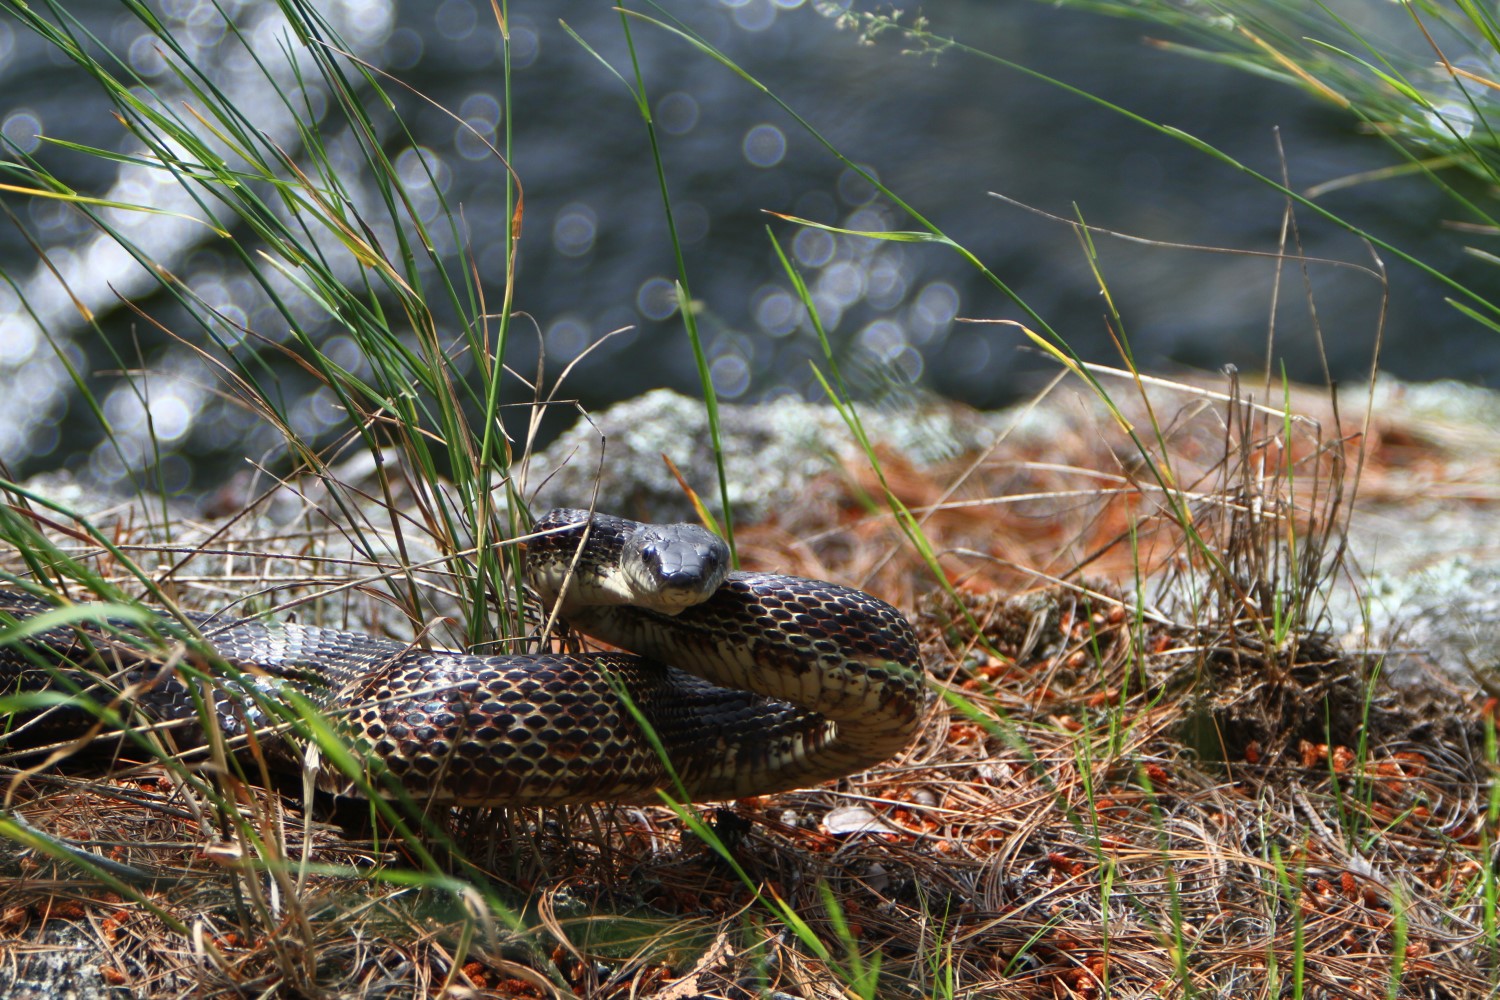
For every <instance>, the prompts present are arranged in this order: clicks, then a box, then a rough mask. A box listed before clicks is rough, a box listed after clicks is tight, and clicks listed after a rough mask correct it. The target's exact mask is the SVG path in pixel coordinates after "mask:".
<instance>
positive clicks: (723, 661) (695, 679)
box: [0, 509, 924, 806]
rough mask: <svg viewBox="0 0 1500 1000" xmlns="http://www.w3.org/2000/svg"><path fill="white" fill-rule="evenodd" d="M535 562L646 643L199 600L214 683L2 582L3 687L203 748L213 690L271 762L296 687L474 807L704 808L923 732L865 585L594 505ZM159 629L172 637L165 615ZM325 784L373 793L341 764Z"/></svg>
mask: <svg viewBox="0 0 1500 1000" xmlns="http://www.w3.org/2000/svg"><path fill="white" fill-rule="evenodd" d="M525 558H526V577H527V582H528V584H529V586H530V587H531V589H532V590H533V591H534V593H535V596H536V597H537V598H538V599H539V600H540V602H541V604H542V606H543V607H544V608H545V609H547V610H549V611H550V610H551V609H552V608H554V607H555V608H556V609H557V610H558V611H559V612H560V613H561V617H562V618H563V619H564V620H565V621H566V622H567V623H568V624H569V625H571V626H574V627H576V628H578V629H579V630H581V631H584V632H586V633H588V634H589V635H592V636H594V637H595V638H597V639H600V640H602V641H604V642H606V643H608V644H610V645H612V646H617V647H620V648H623V649H629V650H631V651H632V652H631V653H612V652H604V653H589V654H564V653H554V652H543V653H532V654H513V655H490V656H486V655H473V654H468V653H459V652H448V651H433V650H426V649H420V648H415V647H413V646H409V645H407V644H406V643H402V642H399V641H396V640H392V639H384V638H378V637H374V636H368V635H361V634H358V633H352V632H345V631H339V630H335V629H327V628H318V627H313V626H307V625H298V624H291V623H285V622H280V621H273V620H260V619H244V620H238V621H232V622H228V623H224V622H222V621H220V620H218V619H216V618H214V617H211V616H207V615H193V616H191V620H192V621H193V622H194V624H195V626H196V627H197V628H198V630H199V631H200V632H201V634H202V635H203V637H204V639H205V640H206V641H207V644H208V645H209V646H211V647H212V650H213V655H212V656H207V657H204V656H190V657H189V658H188V662H189V663H191V664H193V665H195V666H197V667H200V668H202V669H204V670H205V671H207V672H209V673H210V674H211V675H213V678H214V680H213V683H212V684H206V683H204V682H203V681H202V680H201V679H195V676H194V675H193V674H191V673H190V672H184V671H182V670H181V669H180V668H178V667H177V666H176V663H175V661H174V660H173V659H172V658H171V657H166V658H163V657H162V656H161V655H160V654H159V653H150V652H144V651H142V649H143V647H144V648H146V649H150V648H152V644H150V643H147V642H142V641H136V642H131V641H130V639H131V637H132V636H134V637H136V638H137V639H140V638H141V637H142V631H141V630H140V629H139V628H138V627H132V626H125V625H123V623H116V622H112V623H111V628H109V629H104V628H101V627H100V626H98V625H90V624H88V623H87V622H76V621H75V622H73V623H71V624H69V625H65V626H57V627H52V628H48V629H44V630H41V631H37V629H35V628H32V629H28V628H27V627H26V626H27V625H28V620H29V619H32V618H34V617H35V616H36V615H38V614H39V613H41V612H45V611H47V610H50V609H51V608H52V607H53V605H50V604H46V603H44V602H42V601H40V600H38V599H36V598H33V597H31V596H28V595H27V594H24V593H22V592H19V591H16V590H10V589H4V588H0V643H3V646H0V695H5V694H13V693H16V692H30V691H37V690H47V691H59V690H71V691H76V692H80V695H79V697H84V698H91V699H93V700H94V701H95V702H96V703H101V704H102V703H113V704H116V705H123V706H125V707H126V708H128V711H124V712H122V714H125V715H127V716H129V717H130V718H131V722H130V723H129V724H130V725H132V726H136V725H141V724H150V725H151V726H152V727H153V728H154V729H156V730H157V732H158V734H159V736H160V738H161V739H163V740H164V741H166V742H167V746H168V748H169V749H172V748H176V749H179V750H183V751H186V750H188V749H189V748H192V747H195V746H199V745H201V743H202V742H203V740H204V732H203V729H202V722H201V719H202V716H201V715H200V712H199V706H200V705H202V704H206V702H207V700H211V701H212V703H213V710H214V711H213V720H214V723H215V724H216V725H217V727H218V728H219V729H220V730H221V731H222V732H223V734H224V737H225V738H226V740H228V741H230V742H231V744H237V745H243V744H244V743H245V742H246V740H247V735H248V736H253V737H254V738H255V740H256V742H257V745H258V746H259V747H260V749H261V751H262V753H264V754H265V756H266V759H268V760H269V761H270V762H271V763H272V764H273V765H277V766H284V767H287V768H296V767H300V766H301V765H302V761H303V754H302V752H301V749H300V744H298V742H297V741H296V740H295V739H292V738H288V737H286V736H285V735H283V734H284V733H285V731H286V729H287V727H285V726H280V727H278V725H277V724H278V723H280V722H282V721H283V719H282V717H281V715H280V714H278V713H276V712H275V711H273V710H271V709H269V708H268V707H267V706H268V702H285V701H286V700H288V696H289V692H293V691H294V692H296V694H298V695H300V696H302V697H303V698H305V699H306V700H307V701H309V702H311V704H312V705H314V706H315V707H317V708H318V709H319V710H320V711H321V712H322V713H324V714H325V715H326V716H327V717H328V718H329V719H331V720H332V721H333V722H334V723H335V725H336V727H337V728H338V730H339V731H340V732H341V733H342V735H343V736H344V738H345V739H346V740H347V741H348V742H349V744H350V745H351V746H352V747H353V749H354V750H355V752H356V754H357V756H358V757H359V759H361V760H363V761H364V762H365V763H366V766H367V767H368V768H369V769H370V772H371V774H372V784H373V786H374V787H375V788H377V789H380V788H381V787H382V782H383V781H384V782H396V783H399V784H400V785H401V786H402V787H403V788H405V790H406V791H408V792H409V793H411V794H412V795H413V796H415V797H417V798H419V799H422V800H426V801H432V802H434V803H438V804H450V805H461V806H551V805H563V804H570V803H585V802H596V801H610V802H618V803H637V802H650V801H656V800H657V795H656V791H657V790H658V789H662V790H666V791H668V792H673V793H677V792H685V793H686V795H687V797H688V798H689V799H691V800H697V801H703V800H721V799H731V798H739V797H744V796H750V795H761V794H767V793H770V792H775V791H782V790H785V789H789V788H797V787H804V786H807V785H811V784H816V783H818V782H821V781H826V780H829V779H832V778H836V777H840V776H843V775H847V774H850V773H852V772H855V771H858V770H862V769H865V768H868V767H871V766H873V765H875V764H878V763H880V762H881V761H883V760H885V759H887V758H888V757H890V756H892V755H893V754H895V753H897V752H898V751H900V750H901V749H902V748H903V747H905V746H906V744H907V743H908V742H909V741H910V739H911V737H912V735H913V733H914V732H915V730H916V726H917V722H918V716H919V713H920V708H921V705H922V696H923V689H924V682H923V674H922V667H921V661H920V657H919V654H918V650H917V643H916V639H915V636H914V635H913V633H912V629H911V626H910V624H909V623H908V622H907V621H906V619H905V618H904V617H903V616H902V615H901V614H900V613H899V612H898V611H896V609H894V608H892V607H891V606H890V605H888V604H886V603H885V602H883V601H881V600H878V599H877V598H874V597H871V596H870V595H868V594H865V593H863V592H861V591H858V590H852V589H850V588H847V587H842V586H838V585H837V584H832V583H826V582H823V581H819V580H808V579H803V578H800V577H794V576H784V575H778V574H769V573H747V572H733V573H729V572H727V570H726V569H725V567H726V566H727V562H728V558H727V549H725V548H724V547H723V543H722V541H720V540H718V539H717V538H716V537H715V536H713V535H711V534H709V533H708V532H706V531H704V530H703V529H702V528H699V527H696V526H692V525H670V526H652V525H643V524H640V523H638V522H635V521H629V520H625V519H623V518H616V517H610V516H607V515H603V514H592V515H591V514H589V513H588V512H586V511H578V510H567V509H558V510H554V511H551V512H549V513H548V514H546V515H544V516H543V517H542V518H541V519H540V520H539V521H537V523H536V526H535V533H534V534H533V535H532V536H530V537H529V538H528V540H527V542H526V557H525ZM641 577H650V578H651V579H650V581H649V586H650V587H652V588H654V589H653V590H652V591H651V593H650V595H649V596H646V597H641V596H640V595H639V593H638V591H639V587H640V585H639V578H641ZM641 601H644V602H645V605H646V606H635V605H633V604H631V603H627V602H641ZM36 624H43V623H36ZM161 624H162V626H163V627H162V629H161V630H159V631H163V632H166V631H169V629H168V625H169V619H167V618H166V616H165V615H163V616H162V621H161ZM6 625H10V626H11V627H10V628H6V627H5V626H6ZM27 632H31V633H34V634H29V635H28V634H26V633H27ZM7 634H10V635H11V638H10V639H8V640H7V639H6V638H5V637H6V635H7ZM154 648H155V649H157V650H160V649H161V645H160V643H159V642H158V643H157V644H155V646H154ZM226 666H227V667H228V668H229V669H224V667H226ZM627 700H628V702H629V704H627ZM631 705H633V706H634V709H635V711H636V712H638V713H639V717H637V715H636V714H635V713H633V712H632V710H631ZM96 719H97V712H95V711H90V710H88V709H85V708H80V707H78V705H77V700H76V699H74V700H73V701H71V702H67V703H64V704H62V705H60V706H56V707H52V708H49V709H47V710H45V711H42V710H37V709H32V710H31V711H29V712H26V713H21V714H17V715H15V716H14V717H12V718H9V719H5V718H4V717H0V744H5V745H8V746H11V747H14V746H27V745H30V746H35V745H37V744H38V743H39V742H42V743H45V742H56V741H63V740H66V739H69V738H76V737H77V736H78V735H80V733H87V732H89V731H90V729H89V727H90V726H91V725H93V724H94V723H95V721H96ZM642 720H644V721H645V722H646V723H648V724H649V726H650V728H651V730H653V731H654V733H655V736H656V738H657V739H658V740H659V742H660V745H661V748H662V750H663V751H664V752H665V755H666V758H667V760H668V761H670V762H671V765H672V769H673V770H675V772H676V775H677V778H678V779H679V780H680V782H681V786H680V788H679V786H677V785H676V784H675V783H674V780H673V778H672V776H671V773H670V772H669V771H668V769H667V768H666V767H665V766H664V765H663V763H662V759H661V755H660V754H659V753H658V752H657V750H656V748H655V747H654V746H653V743H652V740H651V739H650V738H649V737H648V735H647V733H646V732H645V730H644V729H643V727H642V724H641V722H642ZM317 779H318V783H319V784H320V785H321V786H322V787H324V788H325V789H327V790H330V791H333V792H335V793H341V794H356V793H357V789H356V787H355V785H354V783H352V782H351V781H350V780H349V779H348V777H347V776H346V775H345V774H344V773H343V772H342V771H340V770H338V769H337V768H335V767H333V766H332V765H329V764H326V763H325V764H323V765H322V766H321V767H320V768H319V770H318V773H317Z"/></svg>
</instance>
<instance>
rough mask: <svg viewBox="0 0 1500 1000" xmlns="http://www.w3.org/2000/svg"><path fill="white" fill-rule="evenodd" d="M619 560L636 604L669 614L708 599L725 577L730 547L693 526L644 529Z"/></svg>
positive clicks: (639, 531) (678, 525) (637, 532)
mask: <svg viewBox="0 0 1500 1000" xmlns="http://www.w3.org/2000/svg"><path fill="white" fill-rule="evenodd" d="M623 556H624V560H623V561H624V565H625V568H626V572H627V573H628V574H629V576H630V579H631V584H632V586H633V588H634V589H635V592H636V603H637V604H638V605H640V606H642V607H648V608H651V609H652V610H655V611H661V612H664V613H666V614H669V615H675V614H677V613H678V612H680V611H682V610H683V609H684V608H688V607H691V606H692V605H694V604H701V603H702V602H704V601H706V600H708V598H709V597H710V596H711V595H712V594H713V592H714V591H715V590H718V589H719V584H721V583H723V582H724V578H725V577H726V576H727V575H728V574H729V547H728V546H727V545H726V544H725V543H724V540H723V539H721V538H720V537H719V536H717V535H715V534H713V533H712V532H710V531H708V530H707V529H705V528H702V527H700V526H699V525H696V524H668V525H660V526H658V525H647V526H643V527H642V528H641V529H639V530H637V531H635V532H633V533H632V534H631V536H630V537H629V538H628V539H627V540H626V542H625V547H624V552H623Z"/></svg>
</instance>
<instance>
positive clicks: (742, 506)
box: [531, 389, 994, 521]
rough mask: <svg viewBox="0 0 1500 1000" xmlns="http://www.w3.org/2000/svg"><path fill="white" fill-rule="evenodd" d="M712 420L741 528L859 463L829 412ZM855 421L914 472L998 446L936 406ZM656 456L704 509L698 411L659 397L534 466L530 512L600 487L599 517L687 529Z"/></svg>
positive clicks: (710, 472) (666, 393)
mask: <svg viewBox="0 0 1500 1000" xmlns="http://www.w3.org/2000/svg"><path fill="white" fill-rule="evenodd" d="M719 412H720V417H721V424H722V429H721V442H722V445H723V452H724V467H725V472H726V474H727V477H728V480H729V502H730V504H731V505H732V506H733V508H734V512H735V515H736V517H739V518H744V519H751V520H754V519H758V518H762V517H764V516H766V515H767V514H768V513H770V512H771V511H773V510H775V509H776V508H777V507H778V506H780V505H784V504H787V503H790V502H792V501H794V500H795V499H796V498H797V497H798V496H800V495H801V494H802V493H803V491H804V490H805V489H806V487H807V484H808V481H809V480H811V479H813V478H815V477H817V476H820V475H823V474H825V473H828V472H829V471H831V470H834V469H837V468H838V467H840V466H845V467H847V466H851V465H854V464H857V463H863V462H865V461H867V459H866V457H865V455H864V453H863V451H862V449H861V447H860V445H859V443H858V441H857V440H856V438H855V435H854V434H853V432H852V431H851V430H850V429H849V427H848V425H847V424H846V423H845V421H844V418H843V417H842V416H841V415H840V413H839V411H838V410H837V409H836V408H834V407H833V406H829V405H822V404H817V403H808V402H804V401H802V400H800V399H792V398H787V399H781V400H777V401H774V402H769V403H762V404H758V405H752V406H738V405H725V406H721V407H720V411H719ZM860 418H861V420H862V421H863V423H864V428H865V432H866V434H867V435H868V436H869V439H870V441H871V442H872V443H874V444H877V445H878V446H879V447H881V448H883V449H888V450H889V452H888V453H894V454H899V455H901V456H903V457H904V458H905V459H906V460H908V461H910V462H912V463H913V464H914V465H916V466H918V467H919V468H920V467H923V466H928V465H931V464H933V463H935V462H938V461H941V460H943V459H947V458H951V457H954V456H955V455H959V454H962V453H965V452H969V451H973V450H974V449H976V448H981V447H984V446H985V445H987V444H988V443H989V442H990V441H991V440H992V439H993V437H994V432H993V431H992V430H991V426H990V424H989V423H988V422H987V421H985V420H983V419H981V418H980V417H979V415H977V414H974V413H973V412H972V411H969V410H966V409H963V408H961V407H956V406H952V405H949V404H942V403H933V404H930V405H929V404H919V405H915V406H903V407H901V408H899V409H898V408H880V407H867V408H862V409H861V410H860ZM601 452H602V455H603V461H602V462H601V459H600V456H601ZM663 455H665V456H666V457H667V458H669V459H671V461H672V462H673V463H674V464H675V465H676V466H677V468H678V469H679V470H680V471H681V472H682V474H683V477H684V478H685V479H686V480H687V481H688V483H689V484H691V485H692V486H693V487H694V488H695V489H697V490H698V491H699V492H700V493H701V494H703V495H704V496H705V497H710V498H712V497H715V496H716V495H717V492H718V491H717V484H718V471H717V468H716V466H715V464H714V455H713V447H712V441H711V440H710V438H709V431H708V416H707V413H706V411H705V409H704V406H703V403H702V401H700V400H695V399H690V398H688V397H686V396H683V395H680V394H678V393H675V392H672V391H671V390H668V389H658V390H656V391H654V392H649V393H646V394H645V395H644V396H640V397H638V398H636V399H632V400H628V401H626V402H624V403H620V404H618V405H616V406H613V407H610V408H609V409H607V410H604V411H602V412H600V413H597V414H595V415H593V417H592V418H590V419H588V420H580V421H579V422H578V423H577V424H576V425H575V426H574V427H573V428H572V429H571V430H569V431H567V432H566V433H564V434H563V435H562V437H560V438H559V439H558V440H557V441H556V442H555V443H554V444H553V445H552V446H551V447H549V448H548V449H547V450H546V451H545V452H543V453H542V454H541V455H540V456H538V457H537V458H536V459H535V460H534V461H533V463H532V473H531V479H532V481H533V482H535V481H539V480H540V479H542V478H543V477H549V478H547V481H546V482H545V483H544V484H543V485H542V486H541V488H540V490H539V492H538V495H537V499H536V501H535V503H533V505H532V506H533V509H536V510H544V509H546V508H548V507H553V506H580V505H586V504H588V503H589V502H590V501H591V499H592V498H593V496H594V485H595V480H596V479H597V480H598V506H599V508H600V509H602V510H609V511H614V512H621V513H627V514H629V513H632V512H634V513H644V514H646V515H648V516H649V517H651V518H652V519H655V520H666V521H670V520H690V519H692V517H693V511H692V508H691V506H690V504H689V503H688V501H687V498H686V497H685V496H684V495H683V492H682V488H681V487H680V486H679V485H678V483H677V480H676V478H675V477H674V476H673V475H672V472H671V470H670V469H669V468H668V467H667V464H666V462H664V461H663V460H662V456H663Z"/></svg>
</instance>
